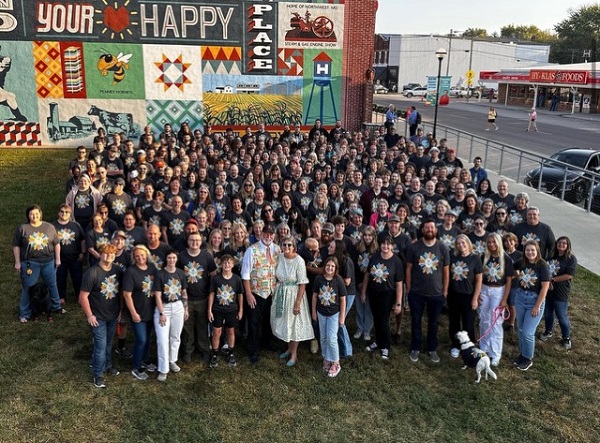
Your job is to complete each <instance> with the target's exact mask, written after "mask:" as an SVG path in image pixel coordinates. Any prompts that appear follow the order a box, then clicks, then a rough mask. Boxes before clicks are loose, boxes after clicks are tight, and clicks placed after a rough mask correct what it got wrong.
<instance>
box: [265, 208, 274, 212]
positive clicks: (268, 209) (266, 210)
mask: <svg viewBox="0 0 600 443" xmlns="http://www.w3.org/2000/svg"><path fill="white" fill-rule="evenodd" d="M265 212H273V210H272V209H271V208H266V209H265Z"/></svg>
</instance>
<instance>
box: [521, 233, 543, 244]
mask: <svg viewBox="0 0 600 443" xmlns="http://www.w3.org/2000/svg"><path fill="white" fill-rule="evenodd" d="M529 240H533V241H535V242H537V243H539V242H540V238H539V237H538V236H537V235H535V234H534V233H533V232H528V233H527V234H525V235H524V236H523V237H522V238H521V244H522V245H524V244H525V243H527V242H528V241H529Z"/></svg>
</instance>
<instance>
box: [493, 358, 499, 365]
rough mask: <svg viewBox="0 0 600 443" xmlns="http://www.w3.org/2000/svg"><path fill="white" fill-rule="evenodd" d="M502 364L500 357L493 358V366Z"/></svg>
mask: <svg viewBox="0 0 600 443" xmlns="http://www.w3.org/2000/svg"><path fill="white" fill-rule="evenodd" d="M499 365H500V359H499V358H493V359H492V366H496V367H497V366H499Z"/></svg>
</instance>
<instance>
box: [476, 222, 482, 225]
mask: <svg viewBox="0 0 600 443" xmlns="http://www.w3.org/2000/svg"><path fill="white" fill-rule="evenodd" d="M475 226H483V222H476V223H475Z"/></svg>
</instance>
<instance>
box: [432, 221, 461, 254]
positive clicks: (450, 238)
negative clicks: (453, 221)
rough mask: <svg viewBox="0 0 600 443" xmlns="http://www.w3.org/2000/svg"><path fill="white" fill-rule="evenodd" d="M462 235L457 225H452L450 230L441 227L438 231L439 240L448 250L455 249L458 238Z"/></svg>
mask: <svg viewBox="0 0 600 443" xmlns="http://www.w3.org/2000/svg"><path fill="white" fill-rule="evenodd" d="M460 234H461V231H460V229H459V228H458V226H456V225H452V227H451V228H450V229H446V228H445V227H444V225H442V226H440V227H439V228H438V231H437V238H438V239H439V240H440V241H441V242H442V243H443V244H444V245H445V246H446V247H447V248H448V250H452V249H454V242H455V241H456V237H458V236H459V235H460Z"/></svg>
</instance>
